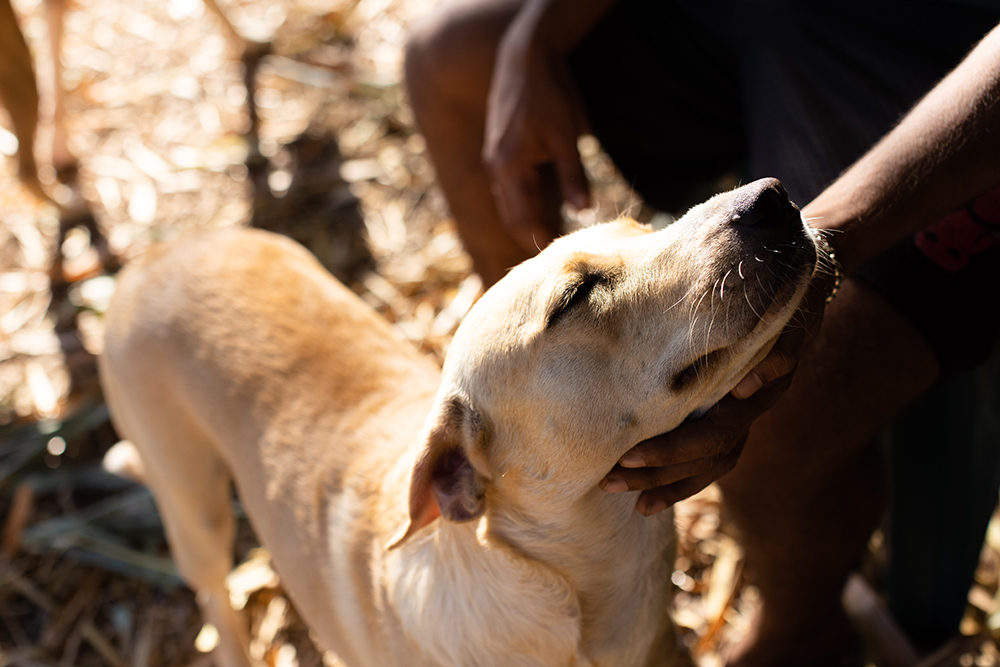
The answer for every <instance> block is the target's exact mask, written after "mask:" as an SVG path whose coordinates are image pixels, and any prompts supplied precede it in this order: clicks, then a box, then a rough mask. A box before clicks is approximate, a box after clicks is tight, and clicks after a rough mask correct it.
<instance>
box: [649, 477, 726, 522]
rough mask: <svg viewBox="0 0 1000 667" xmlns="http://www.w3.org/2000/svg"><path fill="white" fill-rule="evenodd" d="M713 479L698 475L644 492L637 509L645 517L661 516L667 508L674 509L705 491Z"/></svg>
mask: <svg viewBox="0 0 1000 667" xmlns="http://www.w3.org/2000/svg"><path fill="white" fill-rule="evenodd" d="M713 479H714V478H713V477H711V476H709V475H698V476H696V477H689V478H687V479H684V480H681V481H679V482H675V483H673V484H669V485H667V486H663V487H660V488H657V489H650V490H649V491H643V492H642V493H641V494H639V499H638V500H637V501H636V503H635V509H636V511H638V512H639V514H642V515H643V516H653V515H654V514H659V513H660V512H662V511H663V510H665V509H666V508H668V507H672V506H674V505H675V504H677V503H679V502H680V501H682V500H685V499H687V498H690V497H691V496H693V495H694V494H696V493H698V492H699V491H701V490H703V489H704V488H705V487H707V486H708V485H709V484H711V483H712V481H713Z"/></svg>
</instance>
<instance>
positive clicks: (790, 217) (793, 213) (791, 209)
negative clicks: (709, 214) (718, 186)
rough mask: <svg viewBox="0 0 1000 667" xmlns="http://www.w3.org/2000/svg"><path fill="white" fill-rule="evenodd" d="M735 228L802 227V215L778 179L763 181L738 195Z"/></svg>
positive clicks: (734, 202) (732, 219)
mask: <svg viewBox="0 0 1000 667" xmlns="http://www.w3.org/2000/svg"><path fill="white" fill-rule="evenodd" d="M735 194H736V197H735V200H734V201H733V214H732V218H731V221H732V224H734V225H741V226H750V227H770V228H781V227H786V226H789V225H798V224H800V223H799V211H798V209H797V208H796V207H795V205H794V204H792V202H791V201H789V199H788V193H787V192H785V188H784V187H783V186H782V185H781V181H779V180H778V179H776V178H762V179H760V180H758V181H754V182H753V183H750V184H748V185H746V186H744V187H743V188H740V189H739V190H737V191H736V193H735Z"/></svg>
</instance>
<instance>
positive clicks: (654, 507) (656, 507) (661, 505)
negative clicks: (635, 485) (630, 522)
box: [639, 500, 667, 516]
mask: <svg viewBox="0 0 1000 667" xmlns="http://www.w3.org/2000/svg"><path fill="white" fill-rule="evenodd" d="M665 509H667V504H666V503H665V502H663V501H662V500H654V501H653V502H652V503H650V504H648V505H646V506H645V507H644V508H642V509H640V510H639V511H640V512H641V513H643V514H644V515H646V516H653V515H654V514H659V513H660V512H662V511H663V510H665Z"/></svg>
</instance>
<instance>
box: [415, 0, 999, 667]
mask: <svg viewBox="0 0 1000 667" xmlns="http://www.w3.org/2000/svg"><path fill="white" fill-rule="evenodd" d="M998 22H1000V3H997V2H989V1H983V2H977V1H975V0H968V1H966V2H962V1H959V0H956V1H954V2H946V3H930V2H904V1H902V0H869V1H868V2H864V3H862V2H860V1H859V0H845V1H841V2H832V1H829V0H822V1H817V2H809V3H805V2H801V3H796V2H793V1H791V0H771V1H770V2H755V3H746V2H735V1H733V0H723V1H713V2H694V1H693V0H678V1H674V2H666V1H658V0H591V1H588V2H582V1H580V0H478V1H476V0H452V1H451V2H450V3H448V4H446V5H444V6H443V7H442V8H440V9H439V10H438V11H436V12H435V13H433V14H432V15H430V16H428V17H426V18H425V19H424V20H422V21H421V22H419V23H418V24H416V25H415V26H414V27H413V28H412V31H411V34H410V38H409V41H408V44H407V52H406V83H407V87H408V91H409V95H410V100H411V103H412V106H413V109H414V113H415V116H416V119H417V123H418V125H419V127H420V129H421V131H422V132H423V134H424V136H425V138H426V141H427V146H428V150H429V153H430V156H431V158H432V160H433V162H434V164H435V167H436V169H437V173H438V180H439V182H440V184H441V187H442V189H443V190H444V193H445V196H446V198H447V200H448V203H449V205H450V207H451V211H452V214H453V216H454V218H455V222H456V224H457V227H458V231H459V234H460V236H461V238H462V241H463V243H464V244H465V246H466V248H467V249H468V251H469V253H470V255H471V256H472V258H473V262H474V266H475V268H476V270H477V271H478V272H479V273H480V274H481V275H482V277H483V279H484V282H485V283H486V284H487V285H488V284H491V283H493V282H495V281H496V280H498V279H499V278H500V277H502V275H503V274H504V272H505V271H506V270H507V269H508V268H509V267H511V266H513V265H514V264H516V263H518V262H520V261H521V260H523V259H525V258H527V257H529V256H531V255H532V254H533V253H534V252H536V250H537V248H540V247H544V245H545V244H546V243H548V242H549V241H550V240H551V239H552V238H553V237H554V236H556V235H557V234H558V233H559V232H560V231H561V221H560V216H559V212H560V206H561V205H562V204H563V202H565V203H568V204H569V205H571V206H574V207H577V208H581V207H585V206H587V205H588V203H589V192H588V188H587V181H586V176H585V174H584V171H583V168H582V166H581V163H580V156H579V154H578V152H577V148H576V142H577V139H578V138H579V136H580V135H582V134H585V133H593V134H594V135H595V136H596V137H597V138H598V139H599V140H600V142H601V144H602V147H603V148H604V149H605V150H606V151H607V152H608V153H609V155H610V156H611V157H612V158H613V160H614V161H615V163H616V164H617V166H618V167H619V169H620V170H621V171H622V173H623V175H624V176H625V178H626V179H627V180H629V181H630V182H632V183H633V184H634V186H635V188H636V189H637V190H638V191H639V193H640V194H641V195H642V197H643V198H644V200H645V201H646V202H648V203H649V204H650V205H652V206H653V207H655V208H659V209H661V210H667V211H674V210H677V208H678V207H679V206H682V205H683V204H684V203H693V202H690V197H691V194H692V192H695V191H696V190H697V188H698V187H699V186H700V185H702V184H703V183H705V182H707V181H710V180H711V179H713V178H715V177H717V176H718V175H720V174H723V173H726V172H727V171H731V170H734V169H736V170H739V171H740V173H742V174H743V175H744V176H745V177H746V178H747V179H752V178H757V177H762V176H776V177H778V178H779V179H781V181H782V182H783V184H784V185H785V188H786V190H787V191H788V192H789V194H790V195H791V197H792V198H793V200H795V201H797V202H800V203H802V202H806V203H807V205H806V206H804V207H803V216H804V218H805V219H806V220H808V221H809V223H810V224H811V225H813V226H814V227H816V228H818V229H822V230H827V231H826V232H825V233H824V236H825V238H826V239H827V240H828V242H829V244H830V245H831V246H832V248H833V250H834V253H835V257H836V260H837V261H838V262H839V266H840V271H841V272H842V274H843V281H842V284H841V285H840V286H839V291H837V293H836V296H835V297H834V298H833V299H832V300H830V302H829V303H828V304H825V303H824V301H825V297H826V296H827V294H828V293H830V292H831V291H833V287H832V285H831V281H832V278H831V277H830V276H825V277H822V278H820V279H818V280H817V281H816V286H815V287H816V289H814V290H813V293H812V294H811V295H810V297H809V298H808V299H807V303H806V304H805V305H804V306H803V309H802V311H801V313H800V316H799V317H798V318H797V319H796V322H797V325H796V326H792V327H790V329H789V330H788V331H787V332H786V333H784V334H783V335H782V336H781V337H780V338H779V339H778V341H777V342H776V344H775V347H774V349H773V350H772V351H771V353H770V354H769V355H768V356H767V357H766V358H765V359H764V360H763V361H762V362H761V363H760V365H758V366H757V367H755V368H754V369H753V370H752V371H751V372H750V373H749V374H748V375H747V376H746V377H745V378H744V379H743V380H742V381H741V382H740V383H739V384H738V385H737V386H736V387H735V388H734V390H733V391H732V393H731V394H730V395H729V396H727V397H726V398H725V399H723V400H722V401H721V402H720V403H719V404H718V405H717V406H716V407H715V408H713V409H712V410H711V411H710V412H709V413H708V414H707V415H706V416H705V417H703V418H702V419H700V420H695V421H690V422H687V423H685V424H684V425H682V426H681V427H679V428H677V429H675V430H674V431H672V432H671V433H668V434H664V435H662V436H659V437H658V438H654V439H652V440H649V441H646V442H643V443H639V444H638V445H637V446H636V447H635V448H634V449H633V450H631V451H630V452H628V453H627V454H626V455H625V456H623V458H622V459H621V461H620V464H619V465H618V466H616V467H615V469H614V470H612V471H611V472H610V473H609V475H608V476H607V478H606V479H605V480H604V482H602V485H603V488H604V489H605V490H606V491H608V492H620V491H624V490H640V489H641V490H642V493H641V494H640V495H639V498H638V501H637V509H638V511H640V512H642V513H644V514H652V513H655V512H657V511H660V510H662V509H664V508H665V507H667V506H669V505H671V504H673V503H674V502H677V501H678V500H681V499H683V498H685V497H688V496H690V495H691V494H693V493H695V492H697V491H699V490H701V489H702V488H704V487H705V486H707V485H708V484H709V483H711V482H713V481H716V480H717V481H718V483H719V486H720V488H721V489H722V492H723V497H724V502H725V509H726V511H727V513H728V515H729V516H730V517H731V519H732V520H733V522H734V525H735V526H736V527H737V529H738V530H739V532H740V536H741V542H742V545H743V547H744V550H745V554H746V563H747V567H748V570H749V572H750V575H751V579H752V581H753V583H755V584H756V585H757V587H758V589H759V591H760V606H759V610H758V613H757V615H756V617H755V619H754V622H753V626H752V630H751V631H750V633H749V635H748V637H747V638H746V640H745V641H744V643H743V644H742V645H741V646H739V647H738V648H737V649H736V650H735V652H734V654H733V655H731V656H730V664H733V665H786V664H787V665H794V664H802V663H808V664H811V665H822V664H831V665H833V664H839V663H840V661H841V658H842V655H841V651H842V650H843V648H844V646H845V642H846V641H847V637H848V630H847V622H846V619H845V618H844V616H843V613H842V611H841V609H840V604H839V600H840V592H841V589H842V587H843V583H844V581H845V578H846V576H847V574H848V572H849V571H850V570H851V569H852V568H853V567H855V566H856V564H857V562H858V560H859V558H860V555H861V553H862V552H863V550H864V548H865V546H866V545H867V542H868V540H869V537H870V535H871V532H872V530H873V528H874V527H875V526H876V524H877V523H878V521H879V519H880V517H881V513H882V509H883V506H884V496H885V471H884V464H883V461H882V456H881V454H880V452H879V451H878V449H877V448H876V447H875V446H874V441H875V439H876V437H877V436H878V434H879V433H880V432H881V431H882V429H883V428H884V427H885V426H886V424H888V423H889V422H890V421H891V420H892V419H893V417H894V416H896V415H897V414H899V413H900V411H902V410H903V409H904V408H905V407H906V406H907V405H908V404H910V403H911V402H912V401H914V400H915V399H916V398H917V397H918V396H920V395H921V394H923V393H924V392H925V391H926V390H927V389H929V388H930V387H932V386H933V385H935V383H938V382H939V381H940V380H941V379H942V378H944V377H949V376H952V375H954V374H956V373H958V372H960V371H961V370H963V369H965V368H969V367H972V366H975V365H976V364H977V363H979V362H981V361H982V360H983V359H984V358H985V357H986V356H987V354H988V353H989V351H990V350H991V349H992V347H993V344H994V342H995V339H996V336H997V333H998V332H1000V326H998V325H1000V309H998V308H997V305H998V304H997V303H996V298H995V297H993V296H992V295H991V294H992V292H991V287H992V285H993V284H994V282H995V277H994V276H995V275H996V272H995V271H993V270H992V267H995V266H997V263H996V262H997V259H998V257H1000V255H998V253H1000V246H998V245H996V242H997V240H1000V237H998V231H997V230H998V229H1000V226H998V225H1000V189H998V185H1000V27H998V25H997V24H998ZM973 46H975V48H973ZM970 49H971V51H970ZM949 72H950V73H949ZM928 91H929V92H928ZM925 94H926V95H925ZM914 104H915V106H914ZM900 119H901V120H900ZM872 146H874V147H872ZM953 212H956V213H953ZM793 371H794V373H793ZM942 456H944V454H943V453H942ZM737 461H738V465H737ZM734 466H735V467H734ZM994 500H995V498H994ZM980 537H981V536H980Z"/></svg>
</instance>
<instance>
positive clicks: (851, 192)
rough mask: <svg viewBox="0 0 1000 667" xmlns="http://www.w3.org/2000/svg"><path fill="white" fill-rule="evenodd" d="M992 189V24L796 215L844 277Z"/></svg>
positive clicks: (995, 166) (995, 90)
mask: <svg viewBox="0 0 1000 667" xmlns="http://www.w3.org/2000/svg"><path fill="white" fill-rule="evenodd" d="M998 184H1000V26H998V27H997V28H994V29H993V30H992V31H991V32H990V33H989V34H988V35H987V36H986V37H985V38H984V39H983V41H982V42H980V43H979V45H978V46H977V47H976V48H975V49H974V50H973V51H972V53H970V54H969V56H968V57H967V58H966V59H965V60H964V61H963V62H962V63H961V64H960V65H959V66H958V67H957V68H956V69H955V70H954V71H953V72H952V73H951V74H949V75H948V76H947V77H945V78H944V80H942V81H941V83H940V84H938V85H937V86H936V87H935V88H934V89H933V90H932V91H931V92H930V93H928V94H927V96H926V97H925V98H924V99H923V100H921V101H920V103H918V104H917V106H916V107H914V108H913V110H912V111H910V113H909V114H907V115H906V117H905V118H904V119H903V120H902V121H901V122H900V124H899V125H898V126H897V127H896V128H895V129H894V130H892V131H891V132H890V133H889V134H888V135H886V136H885V137H884V138H883V139H882V140H881V141H880V142H879V143H878V144H876V146H875V147H874V148H872V149H871V150H870V151H869V152H868V153H867V154H866V155H865V156H864V157H862V158H861V159H860V160H859V161H858V162H857V163H855V164H854V165H853V166H852V167H851V168H850V169H848V170H847V172H845V173H844V174H843V175H842V176H841V177H840V178H839V179H837V180H836V181H835V182H834V183H833V184H832V185H831V186H830V187H829V188H827V189H826V190H825V191H824V192H823V193H822V194H820V195H819V196H818V197H817V198H816V199H814V200H813V201H812V202H811V203H810V204H809V205H808V206H806V207H805V209H804V210H803V215H804V216H805V217H806V218H807V219H809V220H810V221H811V224H812V225H813V226H814V227H816V228H820V229H831V230H837V231H839V232H843V233H842V234H841V233H838V234H834V235H832V236H830V237H829V239H830V241H831V243H833V245H834V246H835V247H836V249H837V257H838V259H840V261H841V263H842V264H843V265H844V268H845V271H847V272H848V273H849V272H850V271H852V270H853V269H856V268H857V267H858V266H860V265H861V264H863V263H864V262H866V261H867V260H869V259H871V258H872V257H874V256H876V255H878V254H879V253H881V252H882V251H884V250H886V249H887V248H889V247H890V246H892V245H893V244H895V243H896V242H897V241H899V240H900V239H902V238H905V237H906V236H907V235H909V234H911V233H913V232H914V231H917V230H919V229H922V228H923V227H926V226H927V225H928V224H930V223H932V222H934V221H936V220H938V219H940V218H941V217H943V216H944V215H946V214H947V213H949V212H951V211H953V210H955V209H956V208H958V207H960V206H961V205H962V204H964V203H965V202H967V201H970V200H971V199H973V198H975V197H976V196H978V195H980V194H982V193H983V192H985V191H987V190H989V189H990V188H992V187H994V186H996V185H998Z"/></svg>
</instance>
